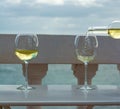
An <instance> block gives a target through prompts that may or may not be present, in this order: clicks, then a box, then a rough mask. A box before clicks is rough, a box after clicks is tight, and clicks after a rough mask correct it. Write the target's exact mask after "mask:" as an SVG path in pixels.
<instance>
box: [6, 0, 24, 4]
mask: <svg viewBox="0 0 120 109" xmlns="http://www.w3.org/2000/svg"><path fill="white" fill-rule="evenodd" d="M5 2H6V3H8V4H14V5H15V4H19V3H21V2H22V1H21V0H6V1H5Z"/></svg>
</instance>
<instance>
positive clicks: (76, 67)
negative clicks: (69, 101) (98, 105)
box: [72, 64, 98, 109]
mask: <svg viewBox="0 0 120 109" xmlns="http://www.w3.org/2000/svg"><path fill="white" fill-rule="evenodd" d="M72 70H73V74H74V76H75V77H76V78H77V82H78V84H79V85H83V84H84V76H85V69H84V64H72ZM97 70H98V64H88V76H87V77H88V80H87V81H88V84H92V78H93V77H94V76H95V75H96V71H97ZM93 107H94V106H78V107H77V109H93Z"/></svg>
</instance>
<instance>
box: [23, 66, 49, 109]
mask: <svg viewBox="0 0 120 109" xmlns="http://www.w3.org/2000/svg"><path fill="white" fill-rule="evenodd" d="M22 68H23V73H24V72H25V66H24V64H22ZM47 70H48V64H29V65H28V83H29V84H30V85H34V84H38V85H40V84H42V79H43V78H44V76H45V75H46V73H47ZM23 75H24V74H23ZM27 109H41V107H40V106H27Z"/></svg>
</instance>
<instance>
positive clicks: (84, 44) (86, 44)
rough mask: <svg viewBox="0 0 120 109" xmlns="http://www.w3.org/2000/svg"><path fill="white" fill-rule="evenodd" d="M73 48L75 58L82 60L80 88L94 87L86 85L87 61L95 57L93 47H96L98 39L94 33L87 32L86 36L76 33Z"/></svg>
mask: <svg viewBox="0 0 120 109" xmlns="http://www.w3.org/2000/svg"><path fill="white" fill-rule="evenodd" d="M74 44H75V50H76V55H77V59H78V60H79V61H82V62H83V63H84V66H85V78H84V85H83V86H82V87H80V89H86V90H87V89H94V88H95V87H94V86H92V85H88V82H87V79H88V78H87V73H88V72H87V70H88V68H87V67H88V63H89V62H90V61H92V60H94V57H95V49H96V48H97V47H98V41H97V38H96V36H95V35H90V34H89V32H88V33H87V34H86V36H80V35H77V36H76V37H75V42H74Z"/></svg>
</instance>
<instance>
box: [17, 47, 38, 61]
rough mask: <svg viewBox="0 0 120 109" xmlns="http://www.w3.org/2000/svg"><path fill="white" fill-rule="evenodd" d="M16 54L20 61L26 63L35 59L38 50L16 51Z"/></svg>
mask: <svg viewBox="0 0 120 109" xmlns="http://www.w3.org/2000/svg"><path fill="white" fill-rule="evenodd" d="M15 54H16V56H17V57H18V58H19V59H20V60H24V61H26V60H30V59H32V58H35V57H36V56H37V55H38V50H26V49H16V50H15Z"/></svg>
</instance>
